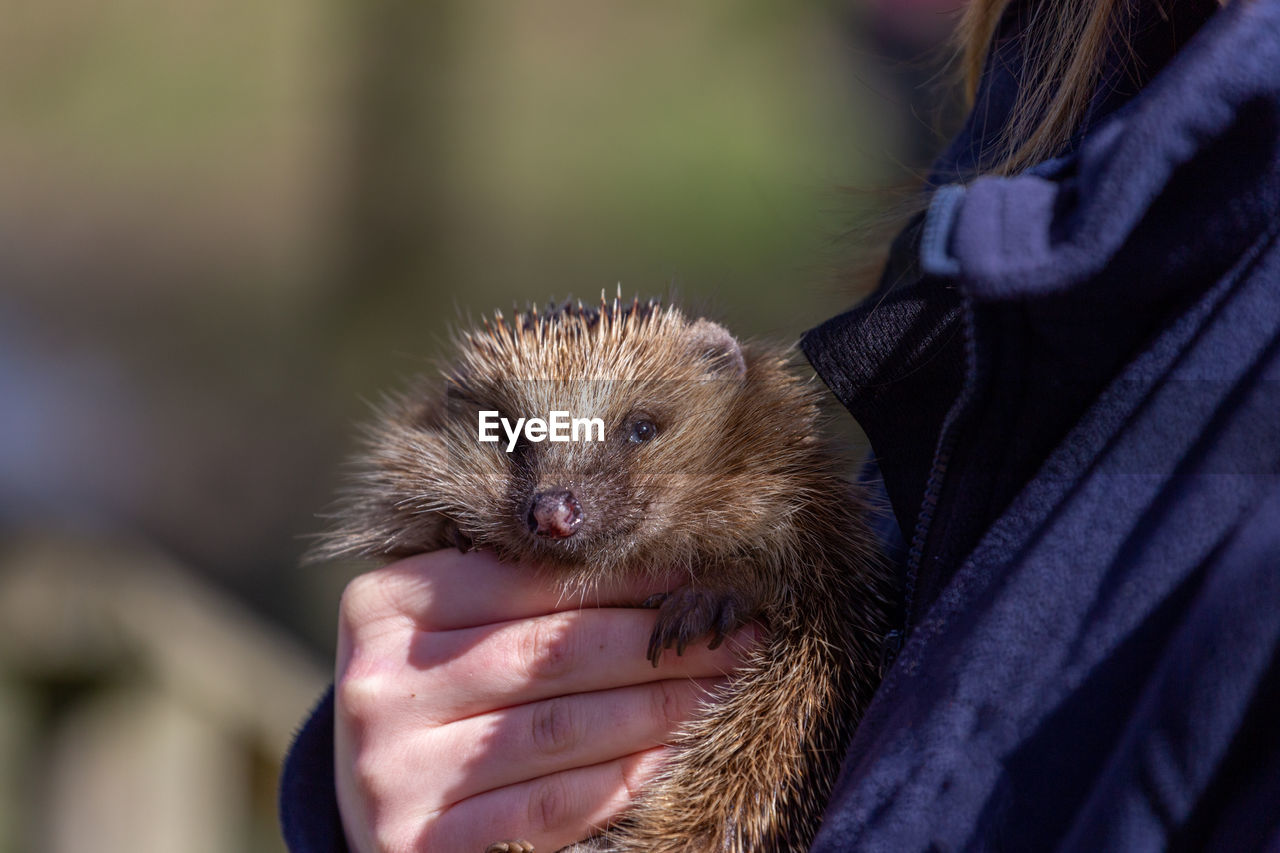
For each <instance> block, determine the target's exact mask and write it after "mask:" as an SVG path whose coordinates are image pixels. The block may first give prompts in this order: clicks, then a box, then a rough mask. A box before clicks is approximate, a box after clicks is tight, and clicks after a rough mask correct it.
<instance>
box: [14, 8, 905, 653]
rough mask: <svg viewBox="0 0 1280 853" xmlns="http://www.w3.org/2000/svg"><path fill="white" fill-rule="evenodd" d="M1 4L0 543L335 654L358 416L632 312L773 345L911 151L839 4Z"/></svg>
mask: <svg viewBox="0 0 1280 853" xmlns="http://www.w3.org/2000/svg"><path fill="white" fill-rule="evenodd" d="M7 5H8V8H6V9H5V12H6V15H5V17H6V21H7V24H6V27H5V28H4V33H3V34H2V35H0V127H3V133H0V282H3V284H2V285H0V288H2V289H0V316H3V318H4V319H2V320H0V365H5V366H0V394H2V395H4V396H5V398H6V399H8V400H9V401H10V405H9V406H8V407H7V408H6V411H5V412H4V413H0V482H3V483H4V485H3V486H0V523H3V525H4V526H5V527H7V528H10V529H14V528H24V527H27V526H30V525H37V524H38V525H42V526H48V525H50V524H77V525H92V526H98V527H106V528H122V529H125V530H128V531H130V532H134V533H141V534H142V535H145V536H147V537H148V538H150V539H151V540H152V541H155V542H157V543H159V544H160V545H161V546H163V547H165V548H167V549H168V550H170V551H171V552H172V553H175V554H177V555H178V556H180V557H183V558H185V559H186V560H187V562H189V563H190V564H192V565H194V566H196V567H197V568H198V569H200V570H201V571H204V572H206V573H208V574H210V575H211V576H214V577H216V578H219V579H220V580H221V582H222V583H223V584H224V585H226V586H229V587H230V588H232V589H233V590H234V591H236V592H237V593H239V594H240V595H241V596H242V597H244V598H245V599H246V600H248V601H250V602H251V603H253V604H254V605H255V606H257V607H258V609H259V610H260V611H261V612H263V613H266V614H268V615H270V616H271V618H273V619H277V620H282V621H283V622H284V623H286V624H287V625H289V626H291V628H292V629H293V630H294V631H296V632H299V633H301V634H302V635H304V636H306V637H307V638H309V639H310V641H311V642H313V643H314V644H316V645H317V646H318V647H319V648H321V649H324V648H326V647H327V645H328V643H329V642H331V632H332V628H331V624H330V623H331V622H332V608H333V606H334V604H335V601H336V591H337V589H338V588H339V586H340V584H341V582H342V580H343V579H344V578H345V577H346V575H347V574H349V573H350V571H351V570H352V567H349V566H347V567H330V568H307V569H299V568H297V565H296V563H297V557H298V554H299V553H300V551H301V550H302V548H303V545H304V542H303V541H302V540H301V538H300V537H301V536H302V535H304V534H306V533H309V532H312V531H314V530H315V529H316V528H317V527H318V526H319V522H318V521H317V520H316V519H315V518H314V514H315V513H316V512H318V511H320V510H321V509H322V508H323V507H324V505H325V504H326V503H327V501H328V499H329V496H330V495H331V494H332V492H333V489H334V485H335V480H336V478H337V472H338V471H339V467H340V466H339V462H340V460H341V458H342V457H343V455H344V454H345V452H346V448H348V447H349V446H350V442H351V436H352V434H353V430H352V428H351V425H352V422H353V421H354V420H358V419H359V418H360V417H361V416H362V412H363V408H362V405H363V404H362V403H361V402H360V401H361V399H362V398H372V397H374V396H376V393H377V392H378V391H379V390H380V389H382V388H385V387H388V386H392V385H395V384H397V383H398V382H399V379H400V377H403V376H405V375H407V374H410V373H413V372H416V371H418V370H420V369H422V367H423V365H424V364H425V361H424V357H427V356H430V355H433V354H434V353H436V352H438V347H439V343H438V342H439V339H440V337H441V335H442V333H443V332H444V330H445V329H446V328H447V326H448V325H449V324H450V323H453V322H456V321H457V319H458V317H459V315H471V316H476V315H478V314H480V313H483V312H487V311H489V310H491V309H492V308H494V307H505V306H509V305H511V304H512V303H513V302H519V303H523V302H525V301H527V300H545V299H547V298H548V297H551V296H566V295H569V294H574V295H581V296H585V297H594V295H595V294H597V293H598V292H599V291H600V290H601V289H602V288H604V289H608V290H609V291H611V292H612V291H613V289H614V288H615V287H616V286H617V284H618V283H619V282H620V283H621V285H622V287H623V289H624V290H625V291H626V292H628V293H630V292H633V291H635V292H640V293H643V294H651V293H665V292H667V291H668V290H669V289H671V288H674V290H675V292H677V293H679V294H680V295H681V296H682V297H683V298H684V300H685V301H686V302H688V303H691V304H693V305H694V306H697V307H700V308H706V309H707V310H709V311H711V312H712V313H713V314H715V315H716V316H719V317H720V318H722V319H724V320H726V321H727V322H729V323H730V324H731V326H732V327H733V328H734V329H735V330H737V331H738V332H740V333H742V334H747V335H767V336H770V337H775V338H778V339H783V340H788V339H793V338H794V337H795V336H796V335H797V333H798V332H799V331H801V330H802V329H804V328H806V327H808V326H810V325H812V324H814V323H816V322H817V321H819V320H821V319H822V318H824V317H826V316H829V315H831V314H833V313H835V312H837V311H839V310H840V309H842V308H843V307H846V306H847V305H848V304H850V303H852V301H853V300H854V298H855V295H856V294H854V293H853V292H851V291H850V290H849V288H848V287H847V285H846V283H844V282H843V281H842V279H841V276H840V274H839V271H840V270H841V269H843V268H844V267H846V266H847V265H848V264H849V263H850V262H851V261H856V260H857V259H856V258H853V257H851V255H852V252H851V250H850V249H849V247H848V246H847V245H845V244H842V243H841V242H840V239H839V237H840V235H841V234H842V233H843V232H844V231H845V230H846V229H848V228H849V227H850V226H853V225H856V224H857V223H858V222H860V221H864V220H866V219H868V218H870V219H874V218H875V217H876V216H878V215H880V211H881V209H882V207H881V202H880V201H879V196H878V195H876V194H875V193H874V192H854V193H852V194H842V193H841V192H839V191H838V188H839V187H849V186H852V187H856V188H861V189H863V190H871V189H873V188H875V187H877V186H880V185H882V184H884V183H886V182H893V181H896V180H899V179H900V178H901V177H902V174H903V170H902V164H901V163H900V162H899V160H900V159H901V158H900V156H899V155H900V154H901V152H902V151H904V150H906V149H907V148H908V147H909V146H910V145H914V144H915V143H914V142H912V141H911V140H912V139H913V138H914V137H916V136H919V133H918V131H919V130H920V128H921V127H922V125H920V123H919V122H916V123H915V125H914V126H913V125H912V124H911V123H910V120H909V119H906V118H904V117H905V116H908V115H909V111H908V110H906V109H904V106H903V98H902V93H901V92H900V91H897V90H896V89H895V84H894V78H893V74H892V72H891V71H886V70H885V69H886V66H884V64H883V63H881V64H877V59H876V50H877V49H878V47H877V43H876V42H875V41H874V39H870V38H869V37H868V36H867V32H868V31H867V28H866V26H865V24H866V19H865V15H863V14H861V13H860V12H859V11H858V9H857V7H850V6H846V5H844V4H841V3H837V2H831V0H827V2H820V1H819V0H814V2H800V3H779V2H764V0H734V2H729V0H707V1H706V2H703V3H699V4H679V5H677V4H675V3H671V2H656V3H644V4H640V3H634V4H602V3H598V2H589V0H545V1H544V2H539V3H523V2H514V0H468V2H460V0H453V1H452V2H444V0H440V2H434V3H411V2H406V0H369V2H364V3H342V4H334V3H307V2H302V0H276V2H274V3H271V4H257V3H249V2H244V0H230V2H226V3H219V4H211V3H207V2H200V0H184V2H180V3H177V4H174V3H164V2H159V0H122V2H119V3H114V4H107V5H102V4H92V3H87V2H84V0H46V2H44V3H42V4H37V5H31V4H25V5H24V4H16V3H9V4H7ZM881 47H882V46H881ZM895 152H897V153H895ZM917 165H918V164H917Z"/></svg>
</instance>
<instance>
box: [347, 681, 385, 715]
mask: <svg viewBox="0 0 1280 853" xmlns="http://www.w3.org/2000/svg"><path fill="white" fill-rule="evenodd" d="M383 682H384V679H383V678H381V677H380V676H376V675H361V676H352V675H348V676H344V677H343V678H341V679H340V680H339V681H338V684H337V687H336V688H335V693H336V699H337V702H338V707H339V708H340V709H341V711H342V712H343V714H345V715H346V716H347V717H349V718H352V719H356V720H367V719H369V718H370V717H372V716H374V714H375V713H376V712H377V709H378V707H379V706H380V705H381V704H382V703H383V694H384V689H383V688H384V683H383Z"/></svg>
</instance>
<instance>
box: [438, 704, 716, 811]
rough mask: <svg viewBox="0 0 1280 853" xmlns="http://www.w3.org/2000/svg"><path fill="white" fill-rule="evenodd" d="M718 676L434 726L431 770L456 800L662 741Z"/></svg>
mask: <svg viewBox="0 0 1280 853" xmlns="http://www.w3.org/2000/svg"><path fill="white" fill-rule="evenodd" d="M723 683H724V679H697V680H695V679H671V680H666V681H656V682H653V683H650V684H642V685H636V686H634V687H622V688H617V689H614V690H603V691H598V692H595V693H579V694H574V695H570V696H556V697H553V698H551V699H545V700H542V701H540V702H531V703H528V704H525V705H518V706H515V707H512V708H505V709H502V710H499V711H495V712H492V713H488V714H479V715H476V716H474V717H468V718H467V719H464V720H459V721H458V722H456V723H451V724H449V725H448V726H443V727H441V728H438V729H435V730H433V731H432V735H433V736H435V737H434V739H436V740H437V741H438V742H439V743H440V744H441V746H443V747H444V748H443V749H437V750H432V753H433V757H432V759H431V763H432V764H433V769H432V770H431V772H432V775H433V778H434V779H435V784H436V788H437V790H439V791H440V792H441V797H442V799H441V800H439V801H438V803H439V805H441V806H444V807H447V806H448V805H451V804H452V801H451V800H448V799H444V797H446V792H455V794H454V796H453V798H452V800H454V801H456V800H461V799H464V798H465V797H469V796H473V795H475V794H478V793H482V792H484V791H490V790H495V789H497V788H503V787H506V786H508V785H514V784H517V783H520V782H524V781H527V780H529V779H535V778H538V777H540V776H547V775H550V774H552V773H558V772H560V771H562V770H570V769H573V768H575V767H588V766H590V765H593V764H601V763H603V762H606V761H612V760H615V759H618V758H621V757H623V756H627V755H632V754H634V753H637V752H642V751H644V750H648V749H652V748H654V747H657V746H662V745H663V744H665V743H667V742H668V741H669V740H670V738H671V736H672V734H673V733H674V732H675V730H676V728H677V727H678V726H679V725H680V724H681V723H682V722H684V721H686V720H688V719H690V718H692V717H693V715H694V714H695V712H696V711H697V710H698V708H699V706H700V705H701V704H702V703H704V702H706V701H707V699H708V698H709V697H710V696H711V691H712V690H713V689H714V688H715V687H716V686H717V685H720V684H723Z"/></svg>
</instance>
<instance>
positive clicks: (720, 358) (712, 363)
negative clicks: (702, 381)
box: [689, 320, 747, 379]
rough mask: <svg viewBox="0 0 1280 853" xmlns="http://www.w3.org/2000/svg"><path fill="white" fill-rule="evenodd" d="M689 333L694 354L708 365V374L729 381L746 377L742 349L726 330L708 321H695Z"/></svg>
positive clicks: (745, 365)
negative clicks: (728, 379) (729, 379)
mask: <svg viewBox="0 0 1280 853" xmlns="http://www.w3.org/2000/svg"><path fill="white" fill-rule="evenodd" d="M689 331H690V333H691V336H692V339H693V343H692V347H693V351H694V353H695V354H696V355H697V356H698V357H699V358H701V359H703V360H705V361H707V362H708V363H709V370H708V373H710V374H713V375H716V376H720V377H726V378H731V379H741V378H742V377H744V376H746V375H747V363H746V361H745V360H744V359H743V357H742V347H741V346H739V345H738V341H737V339H736V338H734V336H733V335H731V334H729V330H728V329H726V328H725V327H724V326H721V325H720V324H719V323H713V322H711V321H710V320H697V321H695V322H694V324H693V325H692V326H690V327H689Z"/></svg>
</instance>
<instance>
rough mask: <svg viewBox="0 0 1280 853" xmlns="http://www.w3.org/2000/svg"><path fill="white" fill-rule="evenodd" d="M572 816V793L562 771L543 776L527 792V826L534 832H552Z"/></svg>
mask: <svg viewBox="0 0 1280 853" xmlns="http://www.w3.org/2000/svg"><path fill="white" fill-rule="evenodd" d="M572 816H573V804H572V795H571V793H570V791H569V784H568V782H567V781H566V779H565V776H564V774H563V773H557V774H555V775H554V776H547V777H544V778H543V779H542V780H540V781H539V782H538V784H536V785H535V786H534V787H533V790H532V791H531V792H530V794H529V811H528V818H527V819H528V822H529V826H531V827H534V829H535V832H537V833H538V834H541V833H552V832H555V831H556V830H557V829H560V828H561V827H563V826H564V825H565V824H567V823H568V822H569V820H570V819H571V818H572Z"/></svg>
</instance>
